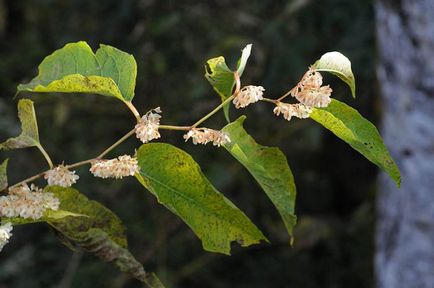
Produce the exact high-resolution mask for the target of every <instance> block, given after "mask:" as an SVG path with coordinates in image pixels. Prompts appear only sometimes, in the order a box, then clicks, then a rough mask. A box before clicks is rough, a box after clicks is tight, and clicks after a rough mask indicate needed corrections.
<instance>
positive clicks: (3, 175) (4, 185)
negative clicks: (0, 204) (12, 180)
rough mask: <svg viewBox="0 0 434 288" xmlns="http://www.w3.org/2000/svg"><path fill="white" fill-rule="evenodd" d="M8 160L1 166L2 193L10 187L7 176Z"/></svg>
mask: <svg viewBox="0 0 434 288" xmlns="http://www.w3.org/2000/svg"><path fill="white" fill-rule="evenodd" d="M7 167H8V159H6V160H5V161H3V163H2V164H1V165H0V191H3V190H4V189H6V188H7V187H8V175H7Z"/></svg>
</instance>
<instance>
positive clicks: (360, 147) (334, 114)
mask: <svg viewBox="0 0 434 288" xmlns="http://www.w3.org/2000/svg"><path fill="white" fill-rule="evenodd" d="M310 117H311V118H312V119H313V120H315V121H316V122H318V123H320V124H321V125H323V126H324V127H325V128H327V129H329V130H330V131H331V132H333V133H334V134H335V135H336V136H338V137H339V138H341V139H342V140H344V141H345V142H347V143H348V144H350V145H351V147H353V148H354V149H355V150H357V151H358V152H360V153H361V154H362V155H363V156H365V157H366V158H367V159H368V160H369V161H371V162H372V163H374V164H376V165H377V166H378V167H380V168H381V169H383V170H384V171H386V172H387V174H389V176H390V177H391V178H392V179H393V180H395V182H396V184H397V185H398V186H399V185H400V183H401V176H400V173H399V169H398V167H397V166H396V164H395V162H394V161H393V159H392V157H391V156H390V154H389V151H388V150H387V148H386V146H385V145H384V143H383V139H382V138H381V136H380V134H379V133H378V130H377V128H375V126H374V125H373V124H372V123H371V122H369V121H368V120H367V119H365V118H363V117H362V115H360V114H359V112H357V110H355V109H353V108H351V107H350V106H348V105H346V104H345V103H342V102H339V101H338V100H335V99H332V102H331V103H330V105H329V106H328V107H326V108H314V109H313V112H312V114H311V115H310Z"/></svg>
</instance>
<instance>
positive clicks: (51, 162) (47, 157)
mask: <svg viewBox="0 0 434 288" xmlns="http://www.w3.org/2000/svg"><path fill="white" fill-rule="evenodd" d="M36 147H38V149H39V151H41V153H42V155H44V158H45V160H47V163H48V166H50V169H51V168H53V161H51V158H50V156H49V155H48V153H47V151H45V149H44V147H42V145H41V143H38V144H37V145H36Z"/></svg>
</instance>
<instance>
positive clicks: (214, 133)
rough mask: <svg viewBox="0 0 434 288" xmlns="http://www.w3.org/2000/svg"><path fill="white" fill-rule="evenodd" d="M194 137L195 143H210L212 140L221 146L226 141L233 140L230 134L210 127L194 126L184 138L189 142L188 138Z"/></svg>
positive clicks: (215, 144) (214, 143)
mask: <svg viewBox="0 0 434 288" xmlns="http://www.w3.org/2000/svg"><path fill="white" fill-rule="evenodd" d="M190 138H191V139H192V141H193V144H195V145H196V144H204V145H205V144H208V143H209V142H212V144H213V145H214V146H218V147H220V146H221V145H224V144H226V143H229V142H231V139H230V138H229V134H228V133H226V132H222V131H218V130H213V129H208V128H193V129H191V130H190V131H188V133H187V134H185V135H184V139H185V141H186V142H187V141H188V139H190Z"/></svg>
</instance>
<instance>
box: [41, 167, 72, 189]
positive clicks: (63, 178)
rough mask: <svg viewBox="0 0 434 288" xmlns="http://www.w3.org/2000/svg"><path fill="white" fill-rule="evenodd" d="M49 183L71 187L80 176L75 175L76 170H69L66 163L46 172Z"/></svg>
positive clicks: (45, 176)
mask: <svg viewBox="0 0 434 288" xmlns="http://www.w3.org/2000/svg"><path fill="white" fill-rule="evenodd" d="M44 178H45V179H47V182H48V185H59V186H62V187H71V186H72V184H75V183H76V182H77V180H78V179H79V178H80V177H79V176H78V175H75V171H70V170H68V169H67V168H66V167H65V166H64V165H59V166H57V167H55V168H53V169H51V170H49V171H48V172H46V173H45V175H44Z"/></svg>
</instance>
